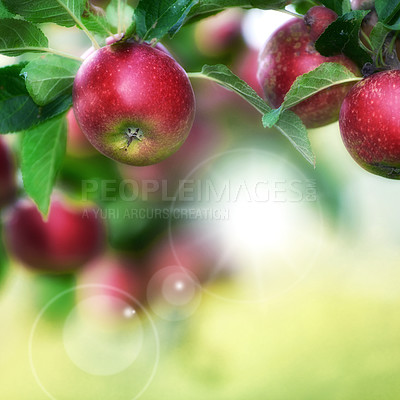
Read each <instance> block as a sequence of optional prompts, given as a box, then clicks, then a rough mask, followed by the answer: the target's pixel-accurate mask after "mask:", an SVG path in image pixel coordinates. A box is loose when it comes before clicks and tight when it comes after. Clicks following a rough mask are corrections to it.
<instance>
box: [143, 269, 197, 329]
mask: <svg viewBox="0 0 400 400" xmlns="http://www.w3.org/2000/svg"><path fill="white" fill-rule="evenodd" d="M199 286H200V284H199V282H198V280H197V278H196V277H195V276H194V275H193V274H192V273H190V272H189V271H184V270H183V269H182V268H181V267H180V266H169V267H164V268H162V269H160V270H159V271H157V272H156V273H154V275H153V276H152V277H151V279H150V280H149V283H148V285H147V302H148V304H149V306H150V308H151V310H152V311H153V312H154V313H155V314H156V315H157V316H159V317H160V318H162V319H164V320H167V321H181V320H184V319H187V318H189V317H190V316H192V315H193V314H194V312H195V311H196V310H197V308H198V307H199V305H200V303H201V291H200V290H199Z"/></svg>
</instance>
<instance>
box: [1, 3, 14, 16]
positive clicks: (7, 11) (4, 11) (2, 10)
mask: <svg viewBox="0 0 400 400" xmlns="http://www.w3.org/2000/svg"><path fill="white" fill-rule="evenodd" d="M13 16H14V14H13V13H11V12H10V11H9V10H7V8H6V7H5V6H4V4H3V2H2V0H0V18H12V17H13Z"/></svg>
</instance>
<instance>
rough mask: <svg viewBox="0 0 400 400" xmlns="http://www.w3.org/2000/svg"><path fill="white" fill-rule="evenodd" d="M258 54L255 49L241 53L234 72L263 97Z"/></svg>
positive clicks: (233, 69) (233, 68)
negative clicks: (258, 73) (259, 78)
mask: <svg viewBox="0 0 400 400" xmlns="http://www.w3.org/2000/svg"><path fill="white" fill-rule="evenodd" d="M258 53H259V52H258V51H257V50H255V49H246V51H245V52H243V53H240V55H239V56H238V60H237V61H236V63H235V65H234V66H233V67H232V71H233V72H234V73H235V74H236V75H237V76H238V77H239V78H240V79H242V80H244V81H245V82H246V83H247V84H248V85H249V86H251V87H252V88H253V89H254V90H255V91H256V92H257V94H258V95H259V96H261V97H262V96H263V91H262V88H261V86H260V83H259V82H258V79H257V70H258Z"/></svg>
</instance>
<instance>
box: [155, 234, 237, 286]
mask: <svg viewBox="0 0 400 400" xmlns="http://www.w3.org/2000/svg"><path fill="white" fill-rule="evenodd" d="M209 234H210V232H207V231H203V230H202V229H201V228H200V227H198V228H196V227H192V226H190V227H180V228H176V229H173V231H172V235H171V240H170V237H169V236H165V237H163V238H161V239H160V240H159V242H158V243H156V244H155V245H154V248H153V251H152V254H151V256H150V259H149V271H150V274H151V275H153V274H155V273H156V272H157V271H159V270H160V269H163V268H166V267H173V269H176V270H177V271H181V272H183V273H185V271H188V273H189V274H191V275H193V276H195V277H196V278H197V280H198V282H199V283H206V282H209V281H212V280H213V279H215V278H217V277H220V276H221V275H224V274H226V273H227V272H228V271H229V269H230V268H229V265H228V263H229V262H228V259H227V260H226V263H225V262H223V263H222V264H221V261H222V260H221V259H220V255H221V254H220V252H221V250H220V248H219V246H218V243H216V242H215V241H214V240H213V239H212V237H211V236H210V237H209V239H207V236H209Z"/></svg>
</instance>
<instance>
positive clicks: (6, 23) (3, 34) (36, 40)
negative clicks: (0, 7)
mask: <svg viewBox="0 0 400 400" xmlns="http://www.w3.org/2000/svg"><path fill="white" fill-rule="evenodd" d="M47 46H48V40H47V38H46V36H45V35H44V33H43V32H42V31H41V30H40V29H39V28H38V27H37V26H35V25H33V24H31V23H30V22H28V21H24V20H21V19H11V18H7V19H2V20H1V23H0V54H4V55H6V56H9V57H15V56H19V55H21V54H23V53H26V52H35V51H36V52H38V51H39V52H40V51H43V48H47Z"/></svg>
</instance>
